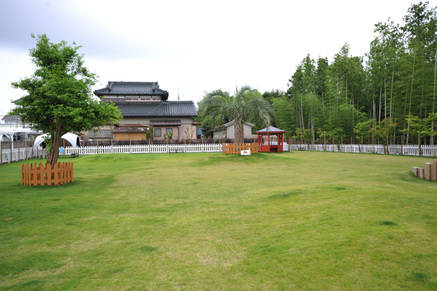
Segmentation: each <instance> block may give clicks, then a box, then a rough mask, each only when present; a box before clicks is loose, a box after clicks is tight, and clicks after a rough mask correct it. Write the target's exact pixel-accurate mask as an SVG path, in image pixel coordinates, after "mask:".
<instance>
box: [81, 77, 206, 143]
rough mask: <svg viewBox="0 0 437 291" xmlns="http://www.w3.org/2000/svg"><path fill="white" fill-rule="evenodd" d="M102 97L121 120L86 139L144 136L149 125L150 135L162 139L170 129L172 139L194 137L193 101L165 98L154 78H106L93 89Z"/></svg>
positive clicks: (143, 137)
mask: <svg viewBox="0 0 437 291" xmlns="http://www.w3.org/2000/svg"><path fill="white" fill-rule="evenodd" d="M94 94H95V95H97V96H99V97H102V96H103V97H104V99H103V100H104V101H106V102H107V101H112V102H114V103H115V105H116V106H117V107H118V109H119V110H120V111H121V114H122V115H123V120H122V121H121V122H120V124H119V125H118V126H116V127H115V128H113V129H110V128H103V129H101V130H99V132H98V133H97V135H96V136H92V133H91V134H90V136H89V138H90V139H95V138H97V139H99V138H100V139H105V138H106V139H108V138H113V139H114V140H145V139H146V132H147V131H148V130H151V129H152V128H153V135H154V139H156V140H162V139H164V138H165V137H164V135H168V134H169V133H170V132H171V133H172V139H173V140H178V141H182V140H184V139H185V138H186V139H195V138H196V133H197V124H198V123H195V122H193V118H194V117H195V116H197V110H196V106H195V105H194V102H193V101H168V95H169V94H168V92H167V91H165V90H162V89H160V88H159V85H158V82H108V85H107V86H106V87H105V88H102V89H98V90H95V91H94Z"/></svg>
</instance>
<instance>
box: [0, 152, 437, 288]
mask: <svg viewBox="0 0 437 291" xmlns="http://www.w3.org/2000/svg"><path fill="white" fill-rule="evenodd" d="M432 160H433V159H430V158H418V157H399V156H383V155H365V154H361V155H360V154H344V153H324V152H292V153H280V154H273V153H272V154H264V153H263V154H257V155H252V156H226V155H223V154H221V153H209V154H207V153H198V154H194V153H193V154H147V155H127V154H126V155H124V154H113V155H93V156H84V157H80V158H78V159H70V158H64V159H61V160H60V161H73V162H74V167H75V182H74V183H72V184H68V185H64V186H57V187H56V186H51V187H48V186H44V187H42V186H39V187H28V186H27V187H26V186H21V185H20V163H14V164H8V165H1V166H0V219H1V220H0V289H2V290H9V289H16V290H23V289H25V290H32V289H38V290H53V289H57V290H65V289H74V290H83V289H109V290H122V289H132V290H136V289H143V290H144V289H148V290H174V289H176V290H177V289H188V290H202V289H203V290H204V289H209V290H229V289H233V290H253V289H256V290H278V289H279V290H293V289H307V290H332V289H340V290H345V289H347V290H360V289H361V290H373V289H380V290H387V289H408V290H424V289H436V288H437V183H436V182H429V181H425V180H421V179H418V178H416V177H413V176H412V175H411V174H410V173H411V167H413V166H419V167H423V165H424V163H425V162H430V161H432ZM33 161H37V160H33Z"/></svg>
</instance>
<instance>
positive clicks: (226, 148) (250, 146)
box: [223, 143, 258, 155]
mask: <svg viewBox="0 0 437 291" xmlns="http://www.w3.org/2000/svg"><path fill="white" fill-rule="evenodd" d="M247 150H250V153H251V154H257V153H258V144H257V143H236V144H234V143H224V144H223V153H224V154H233V155H240V154H241V151H247Z"/></svg>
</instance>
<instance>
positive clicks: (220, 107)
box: [199, 86, 273, 143]
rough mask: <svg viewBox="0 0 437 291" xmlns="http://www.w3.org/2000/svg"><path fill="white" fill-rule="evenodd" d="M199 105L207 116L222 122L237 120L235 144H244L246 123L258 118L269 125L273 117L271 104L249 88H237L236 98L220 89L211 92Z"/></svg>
mask: <svg viewBox="0 0 437 291" xmlns="http://www.w3.org/2000/svg"><path fill="white" fill-rule="evenodd" d="M199 105H200V106H201V107H202V110H203V111H204V113H205V114H206V115H212V116H215V117H217V118H219V119H221V120H228V121H230V120H235V124H234V129H235V139H234V142H235V143H243V142H244V122H246V121H248V120H250V119H251V118H255V117H256V118H257V119H259V120H262V121H263V122H264V124H265V125H268V124H270V121H271V119H272V116H273V108H272V106H271V105H270V103H269V102H268V101H267V100H265V99H263V97H262V95H261V94H260V93H259V92H258V91H256V90H253V89H252V88H250V87H249V86H243V87H241V88H239V89H238V88H237V89H236V90H235V94H234V96H231V95H230V94H229V92H225V91H222V90H220V89H219V90H215V91H211V92H209V93H207V94H206V95H205V96H204V97H203V99H202V100H201V101H200V103H199Z"/></svg>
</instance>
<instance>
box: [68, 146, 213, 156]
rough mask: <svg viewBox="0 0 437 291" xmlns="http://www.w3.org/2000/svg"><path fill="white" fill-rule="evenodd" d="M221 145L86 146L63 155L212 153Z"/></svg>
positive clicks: (71, 149) (69, 148) (70, 148)
mask: <svg viewBox="0 0 437 291" xmlns="http://www.w3.org/2000/svg"><path fill="white" fill-rule="evenodd" d="M221 151H222V145H221V144H169V145H166V144H151V145H112V146H111V145H108V146H86V147H82V148H77V149H74V148H73V147H66V148H65V149H64V154H65V155H71V154H79V155H93V154H121V153H123V154H160V153H213V152H221Z"/></svg>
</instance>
